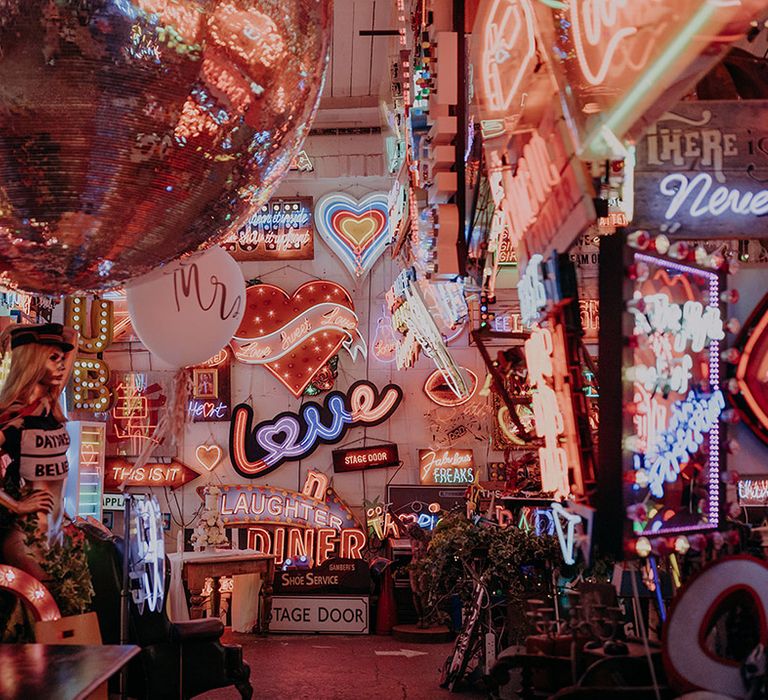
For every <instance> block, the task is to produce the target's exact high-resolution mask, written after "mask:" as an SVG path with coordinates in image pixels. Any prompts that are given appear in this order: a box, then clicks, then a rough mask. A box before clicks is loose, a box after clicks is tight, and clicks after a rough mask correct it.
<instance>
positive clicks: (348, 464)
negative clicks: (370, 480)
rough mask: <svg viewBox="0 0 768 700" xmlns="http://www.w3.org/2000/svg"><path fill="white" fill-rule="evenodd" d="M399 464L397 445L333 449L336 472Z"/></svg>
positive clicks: (334, 469)
mask: <svg viewBox="0 0 768 700" xmlns="http://www.w3.org/2000/svg"><path fill="white" fill-rule="evenodd" d="M399 464H400V455H399V454H398V451H397V445H391V444H383V445H373V446H371V447H354V448H350V449H347V450H334V451H333V471H334V472H336V473H339V472H354V471H362V470H363V469H379V468H382V467H396V466H398V465H399Z"/></svg>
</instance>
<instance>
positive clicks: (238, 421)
mask: <svg viewBox="0 0 768 700" xmlns="http://www.w3.org/2000/svg"><path fill="white" fill-rule="evenodd" d="M402 399H403V390H402V389H401V388H400V387H399V386H397V385H395V384H387V386H385V387H384V389H383V390H382V391H381V392H379V391H377V389H376V387H375V386H374V385H373V384H372V383H371V382H369V381H367V380H365V379H361V380H360V381H357V382H355V383H354V384H353V385H352V386H351V387H349V389H348V390H347V392H346V394H344V393H342V392H340V391H332V392H330V393H329V394H327V395H326V397H325V401H324V403H323V405H320V404H318V403H314V402H312V401H310V402H307V403H305V404H303V405H302V406H301V409H300V412H299V413H293V412H291V411H286V412H284V413H280V414H279V415H277V416H275V417H274V418H273V419H271V420H267V421H263V422H261V423H259V424H258V425H257V426H256V427H255V428H254V427H252V426H253V409H252V408H251V407H250V406H248V405H247V404H243V403H241V404H239V405H238V406H236V407H235V410H234V411H233V413H232V423H231V427H230V431H229V451H230V456H231V459H232V464H233V465H234V467H235V471H237V473H238V474H240V475H241V476H244V477H246V478H249V479H254V478H256V477H258V476H264V475H266V474H269V472H271V471H273V470H274V469H277V467H279V466H280V465H281V464H282V463H283V462H289V461H295V460H299V459H304V458H305V457H307V456H309V455H310V454H312V452H314V451H315V449H316V448H317V446H318V445H320V444H322V443H325V444H329V445H332V444H334V443H337V442H339V441H340V440H341V439H342V438H343V436H344V435H345V434H346V433H347V431H349V430H350V429H351V428H354V427H356V426H373V425H379V424H380V423H383V422H384V421H386V420H387V419H389V417H390V416H391V415H392V414H393V413H394V412H395V411H396V410H397V407H398V406H399V405H400V402H401V401H402Z"/></svg>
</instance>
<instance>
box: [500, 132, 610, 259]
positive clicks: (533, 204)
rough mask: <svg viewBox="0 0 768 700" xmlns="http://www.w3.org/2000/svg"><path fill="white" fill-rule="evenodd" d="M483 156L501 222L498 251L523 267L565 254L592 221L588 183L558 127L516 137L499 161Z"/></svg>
mask: <svg viewBox="0 0 768 700" xmlns="http://www.w3.org/2000/svg"><path fill="white" fill-rule="evenodd" d="M487 155H488V179H489V183H490V184H491V194H492V195H493V197H494V203H495V204H496V207H497V208H498V209H499V210H501V211H502V212H503V215H504V217H505V221H504V226H503V229H502V235H501V237H500V239H499V243H498V246H499V250H501V251H502V252H503V251H512V250H517V257H518V259H519V260H521V261H523V262H524V261H526V260H527V259H528V258H529V257H531V256H532V255H534V254H536V253H538V254H541V255H543V256H548V255H549V254H550V253H551V252H553V251H555V250H557V251H564V250H566V249H567V248H568V247H569V246H570V244H571V243H572V242H573V240H574V239H575V238H576V237H577V236H578V235H579V234H580V233H581V232H582V231H584V229H586V228H587V227H588V226H589V225H590V224H591V223H593V222H594V221H595V219H596V214H595V207H594V204H593V201H592V198H593V196H594V192H593V189H592V182H591V180H590V178H589V177H588V174H587V172H586V169H585V166H584V164H583V163H581V162H580V161H578V160H577V159H575V158H574V156H573V148H572V147H571V146H569V145H568V141H567V139H566V137H565V135H564V134H563V132H561V126H560V124H559V123H552V122H551V121H550V122H543V123H542V124H541V125H540V127H539V130H534V131H525V132H523V133H520V134H515V135H514V136H513V137H512V140H511V142H510V146H509V147H508V149H507V150H506V151H505V153H504V155H503V156H502V154H501V153H500V152H499V151H497V150H491V149H490V148H489V149H487ZM499 175H500V179H499ZM507 237H508V238H507ZM502 257H503V258H504V259H505V260H506V259H508V257H509V255H508V254H507V255H505V256H502Z"/></svg>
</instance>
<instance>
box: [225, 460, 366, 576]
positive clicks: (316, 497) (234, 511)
mask: <svg viewBox="0 0 768 700" xmlns="http://www.w3.org/2000/svg"><path fill="white" fill-rule="evenodd" d="M219 498H220V502H219V510H220V513H221V519H222V521H223V522H224V524H225V525H226V526H227V527H235V526H247V527H248V547H249V548H253V549H257V550H259V551H262V552H267V553H269V554H274V555H275V557H276V562H277V564H281V563H282V562H283V561H284V560H285V559H289V558H290V559H296V558H298V557H301V556H306V557H308V558H309V559H310V561H311V563H312V564H313V565H314V566H321V565H322V564H323V563H324V562H325V561H326V560H327V559H329V558H330V557H333V556H338V557H342V558H345V559H360V558H361V557H362V550H363V547H365V543H366V536H365V532H364V531H363V530H362V529H361V528H360V527H359V525H358V523H357V520H356V519H355V516H354V515H353V513H352V511H351V510H350V509H349V508H348V507H347V505H346V504H345V503H344V502H343V501H342V500H341V499H340V498H339V497H338V496H337V495H336V492H335V491H334V490H333V489H332V488H330V487H329V486H328V477H326V476H325V475H324V474H322V473H320V472H315V471H310V472H308V473H307V479H306V482H305V483H304V487H303V489H302V491H301V492H298V491H290V490H288V489H281V488H277V487H275V486H243V485H227V486H222V487H221V495H220V496H219Z"/></svg>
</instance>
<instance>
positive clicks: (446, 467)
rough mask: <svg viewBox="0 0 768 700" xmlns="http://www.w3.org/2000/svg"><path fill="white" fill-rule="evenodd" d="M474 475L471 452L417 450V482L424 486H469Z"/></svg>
mask: <svg viewBox="0 0 768 700" xmlns="http://www.w3.org/2000/svg"><path fill="white" fill-rule="evenodd" d="M476 475H477V467H476V466H475V457H474V454H473V453H472V450H465V449H440V450H419V481H420V482H421V483H422V484H424V485H427V486H432V485H434V486H443V485H445V486H454V485H456V484H471V483H473V482H474V481H475V478H476Z"/></svg>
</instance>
